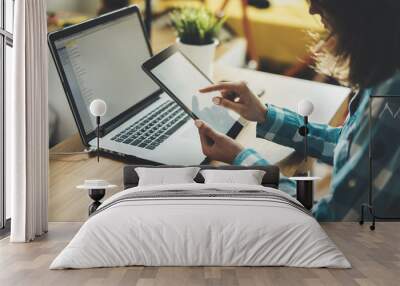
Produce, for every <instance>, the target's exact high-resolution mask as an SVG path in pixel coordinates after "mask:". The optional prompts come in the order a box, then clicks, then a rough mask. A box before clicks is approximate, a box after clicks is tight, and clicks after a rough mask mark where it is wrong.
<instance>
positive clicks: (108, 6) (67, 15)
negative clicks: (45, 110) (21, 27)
mask: <svg viewBox="0 0 400 286" xmlns="http://www.w3.org/2000/svg"><path fill="white" fill-rule="evenodd" d="M244 2H247V5H243V3H244ZM269 2H270V3H269V4H270V5H269V6H268V5H266V3H267V4H268V1H242V0H228V1H226V0H208V1H186V0H174V1H173V0H151V1H149V3H151V4H150V5H151V10H152V11H151V15H152V17H151V24H152V25H151V43H152V48H153V50H154V51H155V52H157V51H159V50H161V49H163V48H165V47H167V46H169V45H170V44H172V43H174V42H175V39H176V34H175V31H174V29H173V28H172V27H171V24H170V19H169V12H170V11H172V10H173V9H175V8H176V7H186V6H200V5H205V6H206V7H207V8H209V9H210V10H212V11H213V12H215V13H218V15H222V14H223V15H225V16H226V17H227V21H226V23H225V25H224V29H223V31H222V33H220V36H219V37H220V39H219V40H220V45H219V46H218V48H217V53H216V61H217V62H223V63H224V64H229V65H233V66H238V67H248V68H252V69H258V70H262V71H268V72H273V73H278V74H285V75H289V76H295V77H301V78H307V79H315V80H319V81H321V80H329V79H326V78H323V77H319V76H318V75H316V74H315V72H314V71H313V70H312V69H310V68H308V67H307V66H308V64H309V63H310V62H311V61H312V59H311V58H310V55H309V48H310V46H311V45H312V44H313V39H312V37H311V34H320V33H324V30H323V26H322V25H321V23H320V20H319V19H318V17H314V16H311V15H309V13H308V5H307V1H306V0H270V1H269ZM149 3H148V4H149ZM131 4H137V5H139V6H140V7H141V11H145V5H146V3H145V1H134V0H85V1H82V0H48V1H47V5H48V26H49V31H55V30H58V29H62V28H63V27H66V26H69V25H73V24H77V23H79V22H82V21H85V20H87V19H90V18H93V17H96V16H97V15H99V14H102V13H106V12H109V11H112V10H115V9H118V8H121V7H124V6H128V5H131ZM245 31H246V32H245ZM49 57H50V55H49ZM49 63H50V71H49V73H50V74H49V77H50V78H49V82H50V86H49V89H50V90H49V91H50V115H51V122H50V124H51V125H50V135H51V140H50V146H52V145H54V144H57V143H58V142H60V141H62V140H64V139H65V138H68V137H69V136H71V135H72V134H75V133H76V132H77V131H76V127H75V124H74V122H73V118H72V114H71V112H70V110H69V107H68V105H67V102H66V98H65V95H64V92H63V90H62V87H61V83H60V81H59V79H58V75H57V72H56V70H55V66H54V63H53V61H52V59H51V57H50V60H49Z"/></svg>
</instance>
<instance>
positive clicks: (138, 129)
mask: <svg viewBox="0 0 400 286" xmlns="http://www.w3.org/2000/svg"><path fill="white" fill-rule="evenodd" d="M189 119H190V117H189V115H187V113H186V112H185V111H184V110H183V109H182V108H180V106H179V105H178V104H177V103H176V102H175V101H172V100H171V101H166V102H164V103H163V104H161V105H160V106H159V107H157V108H156V109H155V110H153V111H152V112H150V113H149V114H147V115H145V116H143V117H142V118H140V119H139V120H138V121H136V122H135V123H133V124H132V125H130V126H128V127H127V128H126V129H125V130H123V131H121V132H120V133H118V134H117V135H115V136H114V137H112V138H111V140H113V141H116V142H120V143H125V144H129V145H132V146H136V147H140V148H145V149H149V150H154V149H155V148H156V147H157V146H159V145H160V144H161V143H162V142H164V141H165V140H167V139H168V137H169V136H171V135H172V134H174V132H175V131H177V130H178V129H179V128H180V127H182V125H183V124H185V123H186V122H187V121H188V120H189Z"/></svg>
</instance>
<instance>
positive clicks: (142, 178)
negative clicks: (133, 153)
mask: <svg viewBox="0 0 400 286" xmlns="http://www.w3.org/2000/svg"><path fill="white" fill-rule="evenodd" d="M199 170H200V168H198V167H184V168H146V167H138V168H135V171H136V173H137V174H138V176H139V184H138V185H139V186H152V185H171V184H188V183H195V182H194V180H193V179H194V178H195V177H196V175H197V173H198V172H199Z"/></svg>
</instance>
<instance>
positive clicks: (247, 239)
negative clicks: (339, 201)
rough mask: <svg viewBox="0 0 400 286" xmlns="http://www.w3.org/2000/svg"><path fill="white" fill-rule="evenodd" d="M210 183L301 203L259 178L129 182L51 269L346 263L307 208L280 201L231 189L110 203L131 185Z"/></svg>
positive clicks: (131, 191)
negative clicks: (255, 182)
mask: <svg viewBox="0 0 400 286" xmlns="http://www.w3.org/2000/svg"><path fill="white" fill-rule="evenodd" d="M210 188H213V189H216V190H218V191H224V190H225V191H232V190H233V191H239V190H258V191H263V192H267V193H268V194H271V195H273V196H277V197H282V198H284V199H286V200H288V201H292V202H294V203H296V204H299V203H298V202H297V201H296V200H294V199H292V198H291V197H289V196H288V195H286V194H285V193H283V192H281V191H278V190H276V189H272V188H266V187H262V186H248V185H231V184H224V185H221V184H207V185H205V184H185V185H168V186H152V187H136V188H132V189H129V190H125V191H123V192H120V193H118V194H116V195H114V196H112V197H111V198H109V199H108V200H106V201H105V202H104V203H103V204H102V206H101V208H103V211H100V212H99V213H97V214H95V215H94V216H92V217H90V218H89V219H88V220H87V221H86V222H85V224H84V225H83V226H82V228H81V229H80V230H79V232H78V233H77V234H76V235H75V237H74V238H73V239H72V241H71V242H70V243H69V244H68V246H67V247H66V248H65V249H64V250H63V251H62V252H61V253H60V254H59V255H58V257H57V258H56V259H55V260H54V261H53V263H52V264H51V266H50V269H63V268H91V267H115V266H128V265H145V266H195V265H197V266H292V267H331V268H349V267H351V266H350V263H349V262H348V261H347V259H346V258H345V257H344V255H343V254H342V252H341V251H340V250H338V248H337V247H336V245H335V244H334V243H333V242H332V241H331V239H330V238H329V237H328V236H327V234H326V233H325V232H324V230H323V229H322V228H321V226H320V225H319V224H318V222H317V221H316V220H315V219H314V218H313V217H312V216H310V215H308V214H307V213H306V212H303V211H301V210H299V208H296V207H293V206H292V205H290V204H285V203H282V202H279V201H274V200H263V199H258V198H245V197H240V198H235V197H234V196H233V197H226V198H220V197H218V198H214V197H206V198H205V197H201V198H197V197H184V198H176V197H174V198H151V199H140V200H127V201H123V200H122V201H120V202H118V203H115V201H116V200H117V201H118V199H121V197H123V196H126V195H129V194H137V192H146V191H160V192H162V191H168V190H182V191H184V190H190V191H196V190H197V191H199V192H200V191H203V192H206V191H207V190H205V189H210ZM113 202H114V204H113ZM101 208H100V209H101Z"/></svg>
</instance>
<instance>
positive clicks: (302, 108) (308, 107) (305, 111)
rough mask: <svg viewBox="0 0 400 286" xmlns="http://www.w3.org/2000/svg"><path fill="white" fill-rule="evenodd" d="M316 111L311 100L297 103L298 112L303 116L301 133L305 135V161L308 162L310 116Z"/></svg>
mask: <svg viewBox="0 0 400 286" xmlns="http://www.w3.org/2000/svg"><path fill="white" fill-rule="evenodd" d="M313 111H314V105H313V104H312V102H311V101H309V100H302V101H300V102H299V103H298V105H297V112H298V113H299V114H300V115H301V116H303V118H304V125H303V126H301V127H300V128H299V133H300V135H301V136H303V137H304V162H307V157H308V139H307V135H308V132H309V130H308V117H309V116H310V115H311V113H312V112H313Z"/></svg>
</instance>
